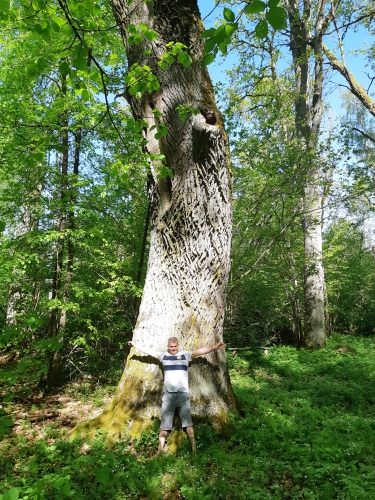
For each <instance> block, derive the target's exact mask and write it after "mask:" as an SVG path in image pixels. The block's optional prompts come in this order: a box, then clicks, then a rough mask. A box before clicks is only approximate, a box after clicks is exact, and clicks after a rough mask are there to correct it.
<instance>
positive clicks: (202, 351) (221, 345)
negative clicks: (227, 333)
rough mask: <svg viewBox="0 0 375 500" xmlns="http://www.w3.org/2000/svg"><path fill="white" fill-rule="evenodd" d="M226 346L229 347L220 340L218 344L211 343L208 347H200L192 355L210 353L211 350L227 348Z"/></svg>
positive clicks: (194, 356) (193, 356)
mask: <svg viewBox="0 0 375 500" xmlns="http://www.w3.org/2000/svg"><path fill="white" fill-rule="evenodd" d="M226 347H227V345H226V344H224V342H219V343H218V344H215V345H210V346H207V347H201V348H200V349H197V350H196V351H193V352H192V354H191V357H192V358H196V357H197V356H202V355H203V354H208V353H209V352H212V351H216V350H217V349H225V348H226Z"/></svg>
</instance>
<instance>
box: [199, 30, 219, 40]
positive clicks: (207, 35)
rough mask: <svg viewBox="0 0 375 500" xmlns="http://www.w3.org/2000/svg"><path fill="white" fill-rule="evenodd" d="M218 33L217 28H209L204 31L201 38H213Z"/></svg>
mask: <svg viewBox="0 0 375 500" xmlns="http://www.w3.org/2000/svg"><path fill="white" fill-rule="evenodd" d="M215 33H216V28H210V29H209V30H205V31H203V33H202V34H201V38H211V37H212V36H213V35H214V34H215Z"/></svg>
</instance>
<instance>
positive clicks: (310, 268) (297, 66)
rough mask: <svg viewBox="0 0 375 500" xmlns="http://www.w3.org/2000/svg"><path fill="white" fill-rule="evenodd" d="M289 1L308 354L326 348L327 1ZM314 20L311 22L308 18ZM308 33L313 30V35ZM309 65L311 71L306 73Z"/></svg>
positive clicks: (304, 340) (305, 331)
mask: <svg viewBox="0 0 375 500" xmlns="http://www.w3.org/2000/svg"><path fill="white" fill-rule="evenodd" d="M299 3H300V2H298V1H297V0H288V1H287V2H286V8H287V10H288V13H289V23H290V42H291V43H290V46H291V50H292V56H293V64H294V71H295V76H296V99H295V112H296V118H295V123H296V135H297V137H298V139H299V141H300V143H301V150H302V151H303V152H304V153H305V156H304V158H305V161H306V162H307V165H305V167H304V168H305V169H306V174H305V179H306V180H305V189H304V219H303V229H304V235H305V236H304V244H305V266H304V306H305V313H304V335H303V342H302V343H303V346H304V347H307V348H309V349H315V348H321V347H324V346H325V317H324V271H323V260H322V199H321V193H320V168H319V159H318V158H317V142H318V137H319V132H320V125H321V117H322V89H323V49H322V43H323V42H322V36H323V34H324V32H325V30H326V28H327V26H328V24H329V19H330V17H329V16H330V14H329V15H328V16H326V17H325V16H324V10H325V5H326V1H325V0H319V1H318V2H316V3H315V5H313V3H314V2H313V1H312V0H305V1H304V2H303V8H302V12H300V9H299ZM313 16H314V18H313ZM311 30H314V32H313V33H312V32H311ZM311 60H313V61H314V66H313V68H311ZM311 72H312V73H313V84H312V88H313V95H312V99H311V98H310V87H311V84H310V74H311Z"/></svg>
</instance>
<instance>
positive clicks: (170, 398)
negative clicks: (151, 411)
mask: <svg viewBox="0 0 375 500" xmlns="http://www.w3.org/2000/svg"><path fill="white" fill-rule="evenodd" d="M176 408H178V413H179V415H180V419H181V425H182V427H190V426H192V425H193V421H192V419H191V415H190V396H189V393H188V392H165V393H164V394H163V399H162V405H161V422H160V430H161V431H171V430H172V429H173V417H174V412H175V409H176Z"/></svg>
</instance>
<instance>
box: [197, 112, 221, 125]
mask: <svg viewBox="0 0 375 500" xmlns="http://www.w3.org/2000/svg"><path fill="white" fill-rule="evenodd" d="M199 111H200V112H201V114H202V115H203V116H204V118H205V120H206V123H208V125H216V122H217V118H216V113H215V111H213V110H212V109H209V108H199Z"/></svg>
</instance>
